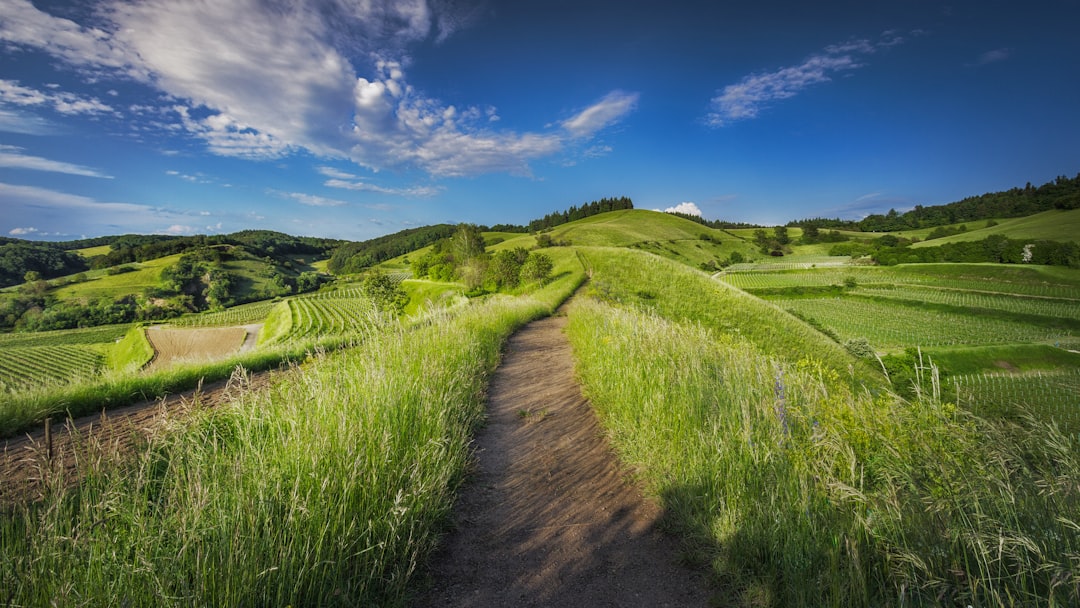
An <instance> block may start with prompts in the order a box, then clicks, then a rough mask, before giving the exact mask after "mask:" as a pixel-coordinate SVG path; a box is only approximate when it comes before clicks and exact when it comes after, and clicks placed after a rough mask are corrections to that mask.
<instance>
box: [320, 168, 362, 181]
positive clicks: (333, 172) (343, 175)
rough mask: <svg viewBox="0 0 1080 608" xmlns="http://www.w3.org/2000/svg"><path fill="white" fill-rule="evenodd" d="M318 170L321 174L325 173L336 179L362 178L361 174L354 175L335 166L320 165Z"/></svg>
mask: <svg viewBox="0 0 1080 608" xmlns="http://www.w3.org/2000/svg"><path fill="white" fill-rule="evenodd" d="M317 171H318V172H319V174H320V175H325V176H326V177H332V178H334V179H360V176H358V175H353V174H352V173H348V172H346V171H341V170H339V169H335V168H333V167H319V168H318V169H317Z"/></svg>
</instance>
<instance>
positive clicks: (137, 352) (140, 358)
mask: <svg viewBox="0 0 1080 608" xmlns="http://www.w3.org/2000/svg"><path fill="white" fill-rule="evenodd" d="M153 358H154V347H153V346H151V345H150V340H148V339H147V337H146V330H145V329H143V327H142V326H141V325H135V326H133V327H132V328H131V329H130V330H128V332H127V334H125V335H124V338H123V339H122V340H120V341H119V342H117V343H116V344H115V345H114V346H113V347H112V348H110V349H109V353H108V356H107V362H108V367H109V369H111V370H113V371H115V372H117V373H121V374H123V373H134V372H137V371H138V370H140V369H142V368H143V367H144V366H146V364H147V363H149V362H150V361H151V360H152V359H153Z"/></svg>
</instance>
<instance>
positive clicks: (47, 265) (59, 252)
mask: <svg viewBox="0 0 1080 608" xmlns="http://www.w3.org/2000/svg"><path fill="white" fill-rule="evenodd" d="M89 269H90V265H89V264H87V261H86V259H85V258H83V257H82V256H81V255H79V254H77V253H72V252H70V251H64V250H63V249H62V248H60V247H57V246H55V245H52V244H49V243H34V242H30V241H16V240H12V241H9V242H6V243H4V244H2V245H0V287H9V286H11V285H18V284H19V283H22V282H24V281H27V280H30V279H27V278H26V277H27V275H28V274H29V273H34V274H33V275H31V277H32V278H33V280H37V279H52V278H55V277H61V276H64V275H69V274H75V273H77V272H83V271H85V270H89Z"/></svg>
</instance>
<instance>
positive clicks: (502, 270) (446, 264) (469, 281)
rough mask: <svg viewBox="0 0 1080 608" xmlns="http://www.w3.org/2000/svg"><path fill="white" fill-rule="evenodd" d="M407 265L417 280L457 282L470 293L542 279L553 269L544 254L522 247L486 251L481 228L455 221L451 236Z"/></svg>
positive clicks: (492, 290) (491, 290)
mask: <svg viewBox="0 0 1080 608" xmlns="http://www.w3.org/2000/svg"><path fill="white" fill-rule="evenodd" d="M410 265H411V270H412V273H413V276H414V277H416V278H418V279H422V278H430V279H433V280H436V281H460V282H462V283H464V284H465V287H466V288H467V289H468V290H469V291H470V293H473V294H479V293H483V292H485V291H490V292H496V291H503V290H508V289H514V288H516V287H518V286H519V285H521V284H522V283H523V282H524V283H530V282H544V281H546V280H547V279H548V277H549V276H550V275H551V271H552V269H553V268H554V263H553V261H552V259H551V258H550V257H549V256H548V255H547V254H544V253H540V252H536V251H529V250H527V249H525V248H524V247H516V248H514V249H504V250H501V251H497V252H495V253H488V252H487V251H486V248H485V245H484V238H483V236H482V235H481V227H480V226H476V225H474V224H459V225H458V227H457V229H456V230H455V232H454V234H453V235H452V236H450V237H448V238H445V239H441V240H439V241H437V242H436V243H435V244H434V246H433V247H432V248H431V251H429V252H427V253H426V254H424V255H423V256H420V257H417V258H416V259H414V260H412V262H411V263H410Z"/></svg>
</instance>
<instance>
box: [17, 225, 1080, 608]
mask: <svg viewBox="0 0 1080 608" xmlns="http://www.w3.org/2000/svg"><path fill="white" fill-rule="evenodd" d="M1003 223H1004V222H1003ZM969 228H971V226H969ZM741 232H742V231H715V230H712V229H709V228H706V227H703V226H700V225H698V224H695V223H693V222H690V221H687V220H684V219H682V218H678V217H674V216H669V215H666V214H658V213H654V212H648V211H620V212H613V213H609V214H603V215H598V216H593V217H590V218H586V219H585V220H581V221H578V222H573V223H570V224H566V225H563V226H559V227H557V228H555V229H553V230H551V231H550V233H549V234H550V235H551V236H552V238H554V239H556V240H567V241H569V242H570V243H571V244H572V245H571V247H553V248H547V249H545V250H544V252H545V253H546V254H548V255H550V256H551V257H552V258H553V259H554V261H555V270H554V272H553V278H552V280H551V281H550V282H549V283H547V284H546V285H544V286H538V285H530V286H527V287H522V288H521V289H520V291H521V292H527V293H518V292H514V294H513V295H511V294H507V293H496V294H485V295H481V296H478V297H474V298H471V299H470V298H465V297H464V296H463V295H462V293H463V291H464V287H463V286H462V285H460V284H453V283H438V282H433V281H421V280H413V279H410V278H408V273H407V271H406V265H405V263H404V258H405V257H411V256H414V255H418V254H417V252H413V253H412V254H409V256H403V257H402V258H398V259H396V260H391V261H390V262H388V263H386V264H384V265H383V267H384V268H385V269H390V270H392V271H393V273H394V274H393V275H392V279H393V280H394V281H395V282H397V283H398V284H400V285H401V286H402V287H403V288H404V289H405V290H406V292H407V293H408V294H409V296H410V302H409V304H408V309H407V310H408V311H409V312H410V315H411V316H409V317H406V318H403V319H400V320H398V319H393V318H391V317H390V316H388V315H385V314H382V313H379V312H378V311H376V310H375V307H374V306H373V305H372V304H371V303H370V302H369V301H368V300H367V298H366V297H365V296H364V294H363V293H362V291H361V289H360V287H359V284H347V283H339V284H335V285H332V286H330V287H327V288H325V289H324V290H323V291H320V292H317V293H312V294H306V295H303V296H294V297H289V298H286V299H282V300H278V301H276V302H261V303H256V304H251V305H248V306H245V307H237V308H236V309H233V310H226V311H223V312H218V313H212V314H204V315H199V316H196V317H190V318H183V319H181V320H178V321H177V323H178V324H179V323H183V324H191V325H196V324H205V325H230V324H234V323H235V324H240V323H242V322H259V321H263V322H264V329H263V332H262V333H261V335H260V340H261V345H260V347H259V348H258V349H256V350H255V351H253V352H250V353H246V354H244V355H241V356H236V357H234V358H232V359H229V360H227V361H222V362H218V363H215V364H213V365H209V364H208V365H205V366H201V367H190V368H184V369H179V370H174V371H170V372H168V373H154V374H128V375H123V376H121V375H119V374H112V375H107V377H103V378H102V379H101V380H100V381H97V382H96V383H94V382H87V383H84V384H85V385H84V386H75V387H67V388H66V389H64V390H60V389H56V388H55V387H50V388H49V390H48V391H42V393H41V394H40V395H32V397H33V398H30V397H27V398H25V399H23V400H21V401H20V400H18V399H15V398H13V396H11V395H0V429H2V431H3V432H6V433H11V432H13V429H21V428H26V427H27V425H29V424H32V423H33V422H34V421H38V420H41V419H42V417H44V416H46V415H50V414H56V413H61V412H65V411H70V412H72V413H77V412H79V411H83V410H87V411H98V409H99V408H100V407H104V406H111V405H115V404H119V403H121V402H126V401H127V400H130V399H131V398H132V397H133V396H136V395H141V396H148V395H158V394H161V393H162V392H169V391H173V390H178V387H182V386H193V385H194V384H195V383H196V382H198V381H201V380H202V379H204V378H206V379H212V378H221V377H227V376H228V375H229V374H231V373H233V371H234V369H235V368H236V367H237V366H243V367H244V368H246V369H268V368H276V367H279V366H281V365H282V364H283V362H303V364H302V365H297V366H294V367H293V369H292V370H291V371H289V372H288V373H283V374H281V375H278V376H277V379H276V381H275V382H274V383H273V384H272V386H270V387H269V388H267V389H265V390H259V391H249V392H245V393H243V394H241V396H240V397H238V398H237V399H236V400H235V401H234V402H232V403H230V404H226V405H222V406H220V407H218V408H215V409H206V410H201V411H198V412H196V413H194V414H193V415H192V416H191V417H190V418H189V419H187V420H185V421H182V422H180V423H178V424H176V425H175V426H173V427H170V430H169V432H168V433H161V434H159V435H157V436H155V437H154V438H153V439H151V440H149V441H148V443H147V444H146V445H145V446H144V447H143V448H141V449H140V450H139V451H138V452H137V453H134V454H132V455H131V456H130V458H129V459H128V460H125V461H120V462H116V463H112V464H110V465H108V467H105V466H104V465H101V464H100V463H97V462H90V461H88V462H81V463H80V466H81V467H83V469H82V473H83V474H84V475H85V481H84V482H82V484H81V485H80V486H78V487H74V488H65V487H63V485H62V484H56V487H54V488H51V489H50V490H49V492H47V495H46V496H45V497H44V498H43V500H42V501H41V502H40V503H38V504H36V505H24V506H20V507H18V508H15V509H12V510H11V511H10V512H8V513H4V514H2V515H0V563H2V564H3V567H2V568H0V589H3V591H0V597H4V598H5V600H6V603H8V604H11V605H49V604H57V605H67V604H80V605H110V604H130V605H168V606H189V605H249V606H288V605H342V606H353V605H379V606H382V605H388V606H400V605H405V604H406V603H407V602H408V600H409V594H410V591H411V590H413V589H415V588H416V587H417V585H420V584H422V581H419V580H418V579H419V578H420V577H421V576H422V575H418V574H419V573H421V572H423V569H422V566H423V564H424V562H425V560H426V559H428V557H429V556H430V555H432V553H433V552H434V551H435V550H436V548H437V546H438V543H439V542H440V538H442V537H443V535H444V534H445V532H446V530H447V525H448V522H449V521H450V520H449V519H448V514H449V513H450V510H451V509H452V507H453V505H454V502H455V500H456V498H457V490H458V488H459V486H460V484H461V483H462V481H463V480H464V479H465V478H466V476H467V474H468V472H469V470H470V466H471V465H470V463H471V460H470V458H471V452H470V450H472V449H473V446H474V444H473V441H474V437H475V435H474V433H475V432H476V430H477V429H478V428H479V427H480V426H481V425H482V424H483V401H484V395H485V392H486V386H487V381H488V378H489V374H490V373H491V371H492V370H493V369H494V368H495V366H496V365H497V364H498V361H499V357H500V352H501V349H502V348H503V345H504V343H505V340H506V338H507V337H508V336H509V335H510V334H511V333H512V332H513V331H514V330H515V329H516V328H518V327H520V326H521V325H522V324H524V323H526V322H528V321H529V320H531V319H535V318H538V317H540V316H544V315H548V314H551V313H552V312H553V311H554V310H555V308H556V307H557V306H558V305H559V304H560V303H561V302H563V300H565V299H566V298H567V297H569V296H570V295H571V294H572V293H575V291H576V293H577V297H575V299H574V300H573V301H572V302H571V303H570V304H569V305H568V306H567V307H565V308H563V309H560V310H564V311H565V314H567V316H568V317H569V326H568V328H567V335H568V337H569V339H570V340H571V344H572V346H573V350H574V356H575V358H576V370H577V374H578V377H579V379H580V382H581V384H582V389H583V391H584V393H585V394H586V396H587V397H588V398H589V400H590V402H591V404H592V406H593V407H594V409H595V411H596V413H597V418H598V420H599V422H600V425H601V427H602V432H603V433H604V435H605V437H606V438H607V440H608V441H609V442H610V445H611V446H612V449H613V450H614V452H615V453H616V454H617V456H618V458H619V460H620V463H621V465H622V466H623V467H624V469H625V470H627V471H632V472H633V477H634V479H635V481H637V482H639V483H640V484H641V487H642V488H643V491H644V492H645V493H646V494H647V495H648V496H649V497H650V498H651V499H652V500H654V501H655V502H656V503H657V505H658V506H659V508H660V510H661V511H662V512H663V513H664V518H663V523H664V526H665V529H666V530H667V531H668V532H669V533H671V534H673V535H675V536H676V537H677V538H678V542H679V545H680V547H681V548H682V551H683V553H682V557H683V558H684V559H685V560H687V561H688V562H690V563H691V564H693V565H695V566H697V567H699V568H701V569H702V570H703V571H705V573H706V574H705V577H706V578H707V579H708V580H709V581H710V583H711V584H713V585H714V587H715V588H716V589H719V590H721V591H722V593H723V597H724V601H725V602H730V603H731V605H733V606H739V607H741V608H751V607H754V608H757V607H761V606H796V607H806V608H811V607H817V606H862V607H871V606H874V607H876V606H894V607H898V608H899V607H901V606H939V605H950V606H1075V605H1080V576H1078V575H1077V572H1078V570H1077V556H1080V535H1078V534H1077V531H1078V530H1080V485H1077V483H1076V480H1077V479H1080V402H1078V399H1077V395H1080V354H1078V353H1071V352H1068V350H1066V348H1065V347H1067V346H1069V345H1072V344H1077V343H1078V342H1080V341H1078V338H1077V334H1076V332H1075V330H1074V328H1076V327H1077V324H1078V322H1080V312H1078V309H1080V306H1077V304H1078V303H1080V270H1077V269H1069V268H1060V267H1034V266H1008V265H993V264H933V265H900V266H895V267H888V268H879V267H871V266H855V265H850V264H847V260H846V259H836V258H830V257H829V256H824V255H821V253H820V252H819V251H815V252H812V253H801V254H799V255H797V256H791V257H785V258H780V259H776V260H762V259H760V256H759V258H758V259H754V261H755V262H756V263H753V264H746V265H743V266H739V267H734V268H731V269H728V271H726V272H723V273H719V274H718V275H716V276H715V277H714V276H713V273H709V272H704V271H702V270H699V269H698V268H697V266H698V265H699V264H701V263H703V262H704V261H708V260H709V259H712V258H711V257H710V256H714V255H721V254H723V253H724V252H729V251H740V252H745V251H751V252H752V251H753V250H754V248H753V247H752V246H751V245H750V244H749V243H747V242H746V241H744V240H742V239H741V238H739V237H737V236H734V234H741ZM751 232H752V231H751ZM792 232H793V233H794V231H792ZM703 234H704V235H708V236H709V238H708V239H702V238H701V236H702V235H703ZM496 238H503V239H504V240H503V241H502V242H500V243H497V244H494V245H493V246H492V247H491V249H492V250H498V249H501V248H513V247H517V246H523V247H531V246H532V245H533V244H535V237H534V236H532V235H518V234H513V233H499V234H497V235H496ZM748 259H750V258H748ZM766 262H775V264H771V263H766ZM130 274H134V273H130ZM117 276H123V275H117ZM579 287H580V289H578V288H579ZM429 301H430V302H432V304H433V305H430V306H429V305H428V304H427V303H428V302H429ZM792 313H796V314H792ZM804 319H805V320H804ZM138 335H139V330H138V328H134V329H133V328H131V326H123V327H122V328H120V327H118V328H95V329H93V330H73V331H71V332H50V333H49V334H47V335H46V334H41V335H40V336H36V337H40V338H41V340H42V341H43V342H41V343H35V342H34V341H33V338H32V337H27V336H24V335H18V334H11V335H2V336H0V349H2V350H3V352H4V353H5V356H6V355H7V354H8V353H9V352H12V353H14V352H16V351H19V352H27V353H30V352H31V351H32V349H53V350H49V351H44V350H43V351H41V352H42V353H45V352H48V353H51V354H49V355H45V356H43V357H39V358H38V360H39V361H41V360H44V359H47V360H49V361H60V360H63V359H64V357H65V356H67V355H64V354H63V353H68V352H76V351H77V352H81V353H85V352H91V353H94V352H103V351H99V350H98V349H104V348H106V347H107V345H109V344H112V343H114V342H115V341H116V340H117V339H119V338H121V337H124V336H126V337H127V338H128V340H129V341H130V343H129V344H128V346H131V349H130V350H131V353H130V354H131V355H132V356H135V355H136V354H137V351H138V350H139V348H138V347H140V346H141V345H140V344H137V343H136V342H137V341H131V340H130V339H131V338H132V337H133V336H134V337H138ZM861 339H865V340H866V341H868V342H869V347H870V349H871V351H873V352H869V353H867V352H865V350H863V349H861V348H859V346H860V345H862V344H863V343H862V341H861ZM1059 346H1060V347H1059ZM330 351H333V352H330ZM875 352H876V354H879V355H882V356H881V357H880V358H879V357H877V356H876V354H875ZM144 354H145V353H144ZM102 357H103V358H104V354H102ZM14 360H15V359H14V358H5V360H4V363H5V364H6V363H8V362H9V361H14ZM103 361H104V359H101V360H97V362H96V363H94V365H96V366H98V367H101V366H104V365H105V363H104V362H103ZM39 365H42V366H43V367H44V364H39ZM905 366H906V367H905ZM3 369H4V368H3V367H2V366H0V374H3V373H4V372H3ZM70 373H76V372H69V374H70ZM905 374H906V375H905ZM0 378H2V376H0ZM80 408H82V409H80Z"/></svg>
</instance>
